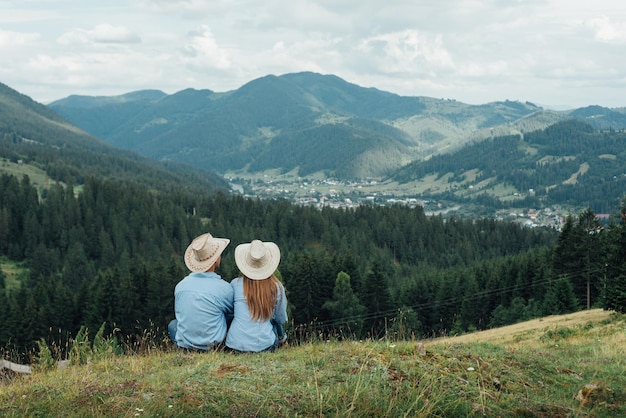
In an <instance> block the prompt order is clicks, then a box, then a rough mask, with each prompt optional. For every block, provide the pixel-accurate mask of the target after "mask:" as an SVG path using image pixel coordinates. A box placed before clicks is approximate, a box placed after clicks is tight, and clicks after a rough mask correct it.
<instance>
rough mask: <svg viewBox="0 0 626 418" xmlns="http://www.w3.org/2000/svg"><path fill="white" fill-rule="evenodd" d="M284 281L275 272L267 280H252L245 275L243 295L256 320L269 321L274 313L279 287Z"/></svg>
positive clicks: (281, 286) (253, 318)
mask: <svg viewBox="0 0 626 418" xmlns="http://www.w3.org/2000/svg"><path fill="white" fill-rule="evenodd" d="M277 287H280V288H281V289H283V285H282V283H281V282H280V281H279V280H278V279H277V278H276V276H274V275H273V274H272V275H271V276H270V277H268V278H267V279H265V280H252V279H249V278H247V277H246V276H245V275H244V276H243V296H244V297H245V298H246V301H247V302H248V309H249V310H250V315H251V316H252V320H254V321H267V320H268V319H270V318H271V317H272V315H274V307H275V306H276V299H277V298H278V294H277V292H278V289H277Z"/></svg>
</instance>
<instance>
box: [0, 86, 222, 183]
mask: <svg viewBox="0 0 626 418" xmlns="http://www.w3.org/2000/svg"><path fill="white" fill-rule="evenodd" d="M0 157H2V158H3V159H5V160H6V161H7V162H9V161H10V162H12V163H17V162H19V164H20V165H23V166H25V167H28V166H32V167H34V169H37V170H43V172H45V173H46V176H47V177H48V178H49V179H52V180H56V181H60V182H66V183H67V182H72V183H74V184H75V185H78V184H82V183H83V182H84V180H85V179H86V178H87V177H89V176H96V177H102V178H106V179H111V180H117V181H125V182H130V183H141V184H144V185H147V186H148V187H150V188H153V189H155V190H164V191H165V190H167V191H172V190H177V191H181V190H184V189H189V190H190V191H192V192H194V193H198V192H207V191H211V190H217V189H223V190H226V189H227V188H228V185H227V183H226V182H225V181H224V180H223V179H222V178H221V177H218V176H217V175H215V174H214V173H211V172H209V171H206V170H204V169H192V168H190V167H189V166H186V165H182V164H173V163H163V162H157V161H154V160H151V159H148V158H146V157H142V156H140V155H139V154H137V153H133V152H129V151H128V150H122V149H119V148H115V147H113V146H112V145H111V144H109V143H107V142H105V141H103V140H101V139H98V138H96V137H94V136H92V135H90V134H88V133H87V132H85V131H83V130H82V129H80V128H77V127H76V126H74V125H72V124H71V123H70V122H68V121H67V120H65V119H63V118H62V117H60V116H59V115H58V114H56V113H55V112H53V111H52V110H51V109H50V108H48V107H46V106H44V105H42V104H39V103H37V102H35V101H33V100H32V99H30V98H29V97H27V96H24V95H22V94H20V93H18V92H17V91H15V90H12V89H11V88H9V87H8V86H5V85H3V84H0ZM6 166H7V167H8V164H6ZM12 167H13V168H14V167H15V166H12ZM13 168H12V169H13ZM24 171H25V172H27V171H29V170H24Z"/></svg>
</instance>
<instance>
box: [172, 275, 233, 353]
mask: <svg viewBox="0 0 626 418" xmlns="http://www.w3.org/2000/svg"><path fill="white" fill-rule="evenodd" d="M174 311H175V313H176V319H177V320H178V325H177V328H176V345H178V346H179V347H183V348H199V349H205V350H206V349H207V348H211V347H212V346H214V345H215V344H219V343H221V342H222V341H224V337H226V317H227V316H231V315H232V314H233V288H232V287H231V286H230V284H228V282H226V281H224V280H222V278H221V277H220V276H219V275H218V274H216V273H214V272H208V273H190V274H189V275H188V276H187V277H185V278H184V279H183V280H181V281H180V282H178V284H177V285H176V288H175V289H174Z"/></svg>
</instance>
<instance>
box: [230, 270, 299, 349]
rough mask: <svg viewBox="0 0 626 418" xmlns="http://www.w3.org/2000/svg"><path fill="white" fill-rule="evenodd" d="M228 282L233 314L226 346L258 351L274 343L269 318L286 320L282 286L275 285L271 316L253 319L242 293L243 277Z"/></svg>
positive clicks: (275, 340)
mask: <svg viewBox="0 0 626 418" xmlns="http://www.w3.org/2000/svg"><path fill="white" fill-rule="evenodd" d="M230 284H231V286H232V287H233V291H234V294H235V314H234V315H235V316H234V318H233V322H232V323H231V324H230V329H229V330H228V335H227V336H226V346H228V347H229V348H232V349H234V350H238V351H252V352H258V351H263V350H266V349H268V348H270V347H271V346H273V345H274V344H276V343H277V338H276V332H275V331H274V326H273V325H272V322H271V320H272V319H274V320H275V321H276V322H277V323H278V324H281V325H282V324H284V323H285V322H287V298H286V296H285V290H284V289H283V287H282V286H280V285H277V288H278V297H277V298H276V306H275V307H274V316H273V318H270V319H268V320H267V321H254V320H252V318H251V315H250V310H249V309H248V303H247V302H246V298H245V297H244V295H243V278H241V277H237V278H236V279H233V281H232V282H230Z"/></svg>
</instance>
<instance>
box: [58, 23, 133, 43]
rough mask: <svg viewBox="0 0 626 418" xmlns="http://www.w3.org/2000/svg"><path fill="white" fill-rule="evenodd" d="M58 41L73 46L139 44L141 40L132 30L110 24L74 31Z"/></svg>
mask: <svg viewBox="0 0 626 418" xmlns="http://www.w3.org/2000/svg"><path fill="white" fill-rule="evenodd" d="M57 41H58V42H59V43H60V44H62V45H68V46H70V45H73V44H92V43H96V44H127V43H139V42H141V38H140V37H139V35H137V34H136V33H133V32H131V31H130V30H128V29H126V28H124V27H120V26H113V25H110V24H108V23H101V24H98V25H96V26H95V27H94V28H93V29H73V30H71V31H69V32H66V33H64V34H63V35H61V36H60V37H59V38H58V39H57Z"/></svg>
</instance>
